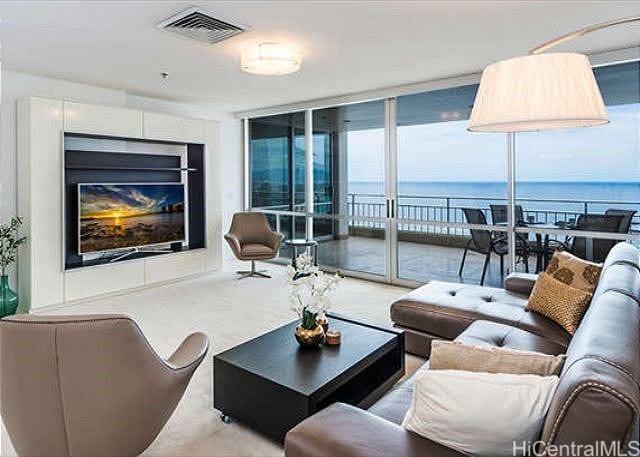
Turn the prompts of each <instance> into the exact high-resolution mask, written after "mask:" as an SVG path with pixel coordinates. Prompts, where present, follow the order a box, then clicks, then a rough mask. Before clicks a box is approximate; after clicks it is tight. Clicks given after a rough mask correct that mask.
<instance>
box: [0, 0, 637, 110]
mask: <svg viewBox="0 0 640 457" xmlns="http://www.w3.org/2000/svg"><path fill="white" fill-rule="evenodd" d="M193 5H197V6H200V7H202V8H204V9H206V10H208V11H210V12H211V13H213V15H214V16H215V17H217V18H220V19H223V20H228V21H235V22H239V23H241V24H246V25H249V26H250V27H251V30H250V31H249V32H247V33H244V34H242V35H239V36H237V37H235V38H232V39H230V40H227V41H225V42H223V43H219V44H217V45H206V44H203V43H200V42H198V41H193V40H189V39H186V38H182V37H180V36H177V35H173V34H171V33H168V32H164V31H161V30H159V29H157V28H156V27H155V25H156V24H157V23H159V22H161V21H162V20H164V19H166V18H167V17H169V16H171V15H173V14H175V13H177V12H179V11H181V10H183V9H186V8H188V7H189V6H193ZM636 14H640V6H639V4H638V3H637V2H634V1H578V0H569V1H543V0H532V1H480V0H470V1H399V0H396V1H371V2H368V1H364V0H357V1H340V2H337V1H326V0H325V1H295V2H294V1H197V0H194V2H193V3H191V2H172V1H152V0H147V1H26V0H20V1H7V0H5V1H2V2H0V18H1V19H2V22H1V23H0V42H1V43H2V65H3V69H8V70H15V71H21V72H26V73H32V74H37V75H42V76H48V77H55V78H61V79H67V80H71V81H77V82H82V83H88V84H93V85H98V86H103V87H108V88H114V89H119V90H124V91H127V92H129V93H132V94H136V95H145V96H152V97H159V98H164V99H169V100H175V101H184V102H189V103H198V104H202V105H208V106H211V107H215V110H216V111H218V112H235V111H242V110H248V109H254V108H262V107H267V106H273V105H279V104H286V103H293V102H299V101H303V100H311V99H316V98H322V97H329V96H336V95H342V94H349V93H355V92H361V91H365V90H371V89H378V88H383V87H388V86H395V85H400V84H405V83H412V82H418V81H426V80H431V79H437V78H442V77H447V76H455V75H460V74H466V73H473V72H476V71H479V70H481V69H482V68H483V67H484V66H485V65H487V64H489V63H491V62H494V61H496V60H500V59H503V58H507V57H513V56H516V55H520V54H523V53H526V51H527V50H529V49H530V48H532V47H534V46H536V45H538V44H540V43H541V42H544V41H546V40H548V39H550V38H554V37H556V36H558V35H561V34H563V33H566V32H569V31H572V30H574V29H576V28H579V27H582V26H584V25H589V24H593V23H597V22H602V21H606V20H609V19H615V18H619V17H625V16H631V15H636ZM278 40H284V41H291V42H294V43H296V44H298V45H300V46H301V47H302V48H303V49H304V54H305V58H304V61H303V64H302V69H301V70H300V71H299V72H298V73H295V74H293V75H287V76H277V77H273V76H272V77H265V76H255V75H250V74H246V73H242V72H241V71H240V68H239V54H240V48H241V47H242V46H244V45H246V44H247V43H250V42H257V41H278ZM639 43H640V25H637V24H635V25H627V26H621V27H618V28H616V29H609V30H606V31H601V32H598V33H595V34H592V35H590V36H588V37H583V38H581V39H579V40H577V41H575V42H573V43H571V45H563V46H562V47H561V48H559V49H563V50H569V49H572V50H580V51H582V52H598V51H603V50H609V49H616V48H623V47H630V46H637V45H638V44H639ZM160 72H167V73H169V78H168V79H167V80H166V81H163V80H162V78H161V77H160V75H159V74H160Z"/></svg>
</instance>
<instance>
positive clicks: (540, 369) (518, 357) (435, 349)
mask: <svg viewBox="0 0 640 457" xmlns="http://www.w3.org/2000/svg"><path fill="white" fill-rule="evenodd" d="M563 363H564V355H550V354H541V353H539V352H535V351H523V350H521V349H511V348H505V347H497V346H492V347H487V346H476V345H474V344H466V343H462V342H460V341H446V340H437V341H434V342H433V343H431V357H429V369H431V370H462V371H475V372H483V373H505V374H535V375H538V376H557V375H558V374H559V373H560V370H561V369H562V364H563Z"/></svg>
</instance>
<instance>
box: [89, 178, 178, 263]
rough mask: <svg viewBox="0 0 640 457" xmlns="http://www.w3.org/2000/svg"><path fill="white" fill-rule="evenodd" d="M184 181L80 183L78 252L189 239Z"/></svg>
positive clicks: (109, 249)
mask: <svg viewBox="0 0 640 457" xmlns="http://www.w3.org/2000/svg"><path fill="white" fill-rule="evenodd" d="M184 206H185V205H184V184H181V183H175V184H173V183H164V184H78V212H79V215H80V221H79V224H78V225H79V241H78V245H79V247H78V252H79V253H80V254H87V253H90V252H104V251H112V250H117V249H124V248H134V247H142V246H149V245H157V244H166V243H173V242H178V241H184V240H185V219H184Z"/></svg>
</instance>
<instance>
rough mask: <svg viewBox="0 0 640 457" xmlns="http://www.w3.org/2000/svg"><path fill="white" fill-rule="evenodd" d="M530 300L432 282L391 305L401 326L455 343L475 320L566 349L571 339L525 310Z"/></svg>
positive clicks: (493, 290) (393, 316) (502, 292)
mask: <svg viewBox="0 0 640 457" xmlns="http://www.w3.org/2000/svg"><path fill="white" fill-rule="evenodd" d="M526 306H527V297H526V296H525V295H521V294H515V293H512V292H508V291H506V290H504V289H497V288H492V287H482V286H475V285H467V284H458V283H449V282H441V281H431V282H430V283H428V284H425V285H424V286H422V287H419V288H417V289H415V290H413V291H411V292H410V293H408V294H407V295H405V296H403V297H401V298H400V299H398V300H397V301H395V302H394V303H393V304H392V305H391V320H392V321H393V322H394V323H395V324H396V325H399V326H402V327H406V328H409V329H414V330H418V331H421V332H424V333H428V334H431V335H436V336H439V337H440V338H444V339H449V340H452V339H454V338H456V337H457V336H458V335H459V334H460V333H462V332H463V331H464V330H465V329H466V328H467V327H468V326H469V325H470V324H471V323H473V322H474V321H476V320H488V321H492V322H498V323H502V324H508V325H512V326H515V327H519V328H522V329H524V330H528V331H530V332H533V333H536V334H538V335H541V336H544V337H547V338H548V339H550V340H551V341H554V342H556V343H558V344H560V345H563V346H565V347H566V345H567V344H568V342H569V338H570V335H569V334H568V333H567V332H566V331H565V330H564V329H563V328H562V327H560V326H559V325H558V324H556V323H555V322H553V321H551V320H550V319H548V318H546V317H544V316H542V315H539V314H536V313H531V312H529V311H527V310H526Z"/></svg>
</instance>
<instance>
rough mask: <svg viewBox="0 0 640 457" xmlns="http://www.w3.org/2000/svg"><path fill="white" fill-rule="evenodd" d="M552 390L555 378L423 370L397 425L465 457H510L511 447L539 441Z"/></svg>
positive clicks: (512, 452) (553, 391) (556, 382)
mask: <svg viewBox="0 0 640 457" xmlns="http://www.w3.org/2000/svg"><path fill="white" fill-rule="evenodd" d="M557 386H558V377H557V376H537V375H528V374H525V375H514V374H503V373H479V372H478V373H476V372H470V371H458V370H425V371H424V372H422V373H420V374H418V375H417V378H416V381H415V384H414V386H413V399H412V402H411V407H410V408H409V411H407V415H406V416H405V418H404V421H403V422H402V425H403V426H404V427H405V428H406V429H407V430H410V431H412V432H415V433H417V434H419V435H422V436H424V437H425V438H429V439H430V440H433V441H436V442H438V443H440V444H443V445H445V446H448V447H451V448H453V449H456V450H459V451H462V452H466V453H469V454H473V455H479V456H493V457H498V456H512V455H514V445H513V443H514V442H515V443H516V444H517V445H518V446H522V442H523V441H530V442H532V443H533V442H535V441H536V440H538V439H539V436H540V432H541V430H542V426H543V424H544V418H545V416H546V414H547V410H548V409H549V405H550V404H551V399H552V397H553V394H554V393H555V390H556V388H557Z"/></svg>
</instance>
